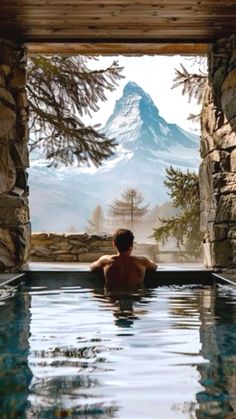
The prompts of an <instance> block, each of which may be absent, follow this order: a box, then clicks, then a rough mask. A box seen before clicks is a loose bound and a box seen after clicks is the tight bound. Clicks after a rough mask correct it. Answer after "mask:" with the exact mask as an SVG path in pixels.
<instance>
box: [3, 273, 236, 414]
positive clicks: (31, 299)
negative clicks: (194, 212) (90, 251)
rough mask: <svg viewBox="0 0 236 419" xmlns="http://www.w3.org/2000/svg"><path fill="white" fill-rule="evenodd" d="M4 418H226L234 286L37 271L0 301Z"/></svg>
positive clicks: (232, 377) (232, 375) (235, 400)
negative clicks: (104, 279)
mask: <svg viewBox="0 0 236 419" xmlns="http://www.w3.org/2000/svg"><path fill="white" fill-rule="evenodd" d="M0 306H1V318H0V402H1V403H0V406H1V418H5V417H6V418H11V417H14V418H15V417H20V418H24V417H26V418H28V417H33V418H35V417H37V418H54V417H68V418H74V417H80V418H86V419H87V418H122V419H128V418H129V419H131V418H145V419H146V418H148V419H152V418H155V419H156V418H160V419H165V418H173V419H178V418H214V419H216V418H225V417H227V418H231V417H235V416H233V415H234V414H235V413H234V412H235V411H236V289H235V288H233V287H231V286H228V285H214V284H210V285H201V284H199V285H193V284H190V285H180V286H176V285H175V286H173V285H169V286H159V287H153V288H149V289H143V290H140V291H138V292H136V293H133V294H129V295H127V294H122V293H120V294H109V293H106V292H105V291H104V290H103V289H102V288H101V287H91V286H89V287H86V286H85V284H84V283H83V284H82V285H81V284H80V283H79V282H78V280H77V281H67V282H65V281H63V275H62V276H61V278H60V280H58V281H52V282H51V283H49V282H48V281H45V280H44V275H43V273H41V276H40V279H39V278H38V279H37V281H33V282H32V284H31V285H30V286H29V285H27V284H23V285H22V286H21V287H18V290H17V291H16V293H15V295H14V293H12V294H11V295H10V296H9V298H6V299H4V300H2V301H0Z"/></svg>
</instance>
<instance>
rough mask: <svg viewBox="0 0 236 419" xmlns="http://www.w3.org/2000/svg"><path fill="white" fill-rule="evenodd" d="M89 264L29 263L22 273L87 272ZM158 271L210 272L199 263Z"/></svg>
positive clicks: (164, 266)
mask: <svg viewBox="0 0 236 419" xmlns="http://www.w3.org/2000/svg"><path fill="white" fill-rule="evenodd" d="M89 267H90V263H73V262H67V263H66V262H30V263H28V264H27V265H26V266H25V267H24V271H26V272H28V271H65V272H67V271H73V272H89V271H90V268H89ZM158 271H165V272H167V271H168V272H170V271H171V272H173V271H175V272H176V271H180V272H182V271H194V272H196V271H201V272H202V271H208V272H209V271H211V269H206V268H205V267H204V266H203V265H202V264H200V263H185V264H184V263H160V264H158Z"/></svg>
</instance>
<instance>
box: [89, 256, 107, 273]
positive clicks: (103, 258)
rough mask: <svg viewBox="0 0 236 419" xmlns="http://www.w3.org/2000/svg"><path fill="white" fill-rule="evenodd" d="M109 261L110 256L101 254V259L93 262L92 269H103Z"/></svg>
mask: <svg viewBox="0 0 236 419" xmlns="http://www.w3.org/2000/svg"><path fill="white" fill-rule="evenodd" d="M107 263H108V257H107V256H101V257H100V258H99V259H97V260H95V262H93V263H92V264H91V265H90V270H91V271H92V272H93V271H97V270H99V269H103V267H104V266H105V265H106V264H107Z"/></svg>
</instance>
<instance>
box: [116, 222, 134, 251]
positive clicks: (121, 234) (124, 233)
mask: <svg viewBox="0 0 236 419" xmlns="http://www.w3.org/2000/svg"><path fill="white" fill-rule="evenodd" d="M113 242H114V245H115V246H116V248H117V250H118V251H119V252H126V251H127V250H129V249H130V247H131V246H133V242H134V235H133V233H132V231H130V230H126V229H124V228H119V230H116V232H115V233H114V235H113Z"/></svg>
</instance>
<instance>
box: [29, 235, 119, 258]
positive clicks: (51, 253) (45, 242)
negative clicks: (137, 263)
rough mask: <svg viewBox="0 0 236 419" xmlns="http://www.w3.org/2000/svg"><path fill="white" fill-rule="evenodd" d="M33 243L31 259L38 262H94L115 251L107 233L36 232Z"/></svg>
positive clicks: (110, 237)
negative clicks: (99, 234)
mask: <svg viewBox="0 0 236 419" xmlns="http://www.w3.org/2000/svg"><path fill="white" fill-rule="evenodd" d="M31 244H32V248H31V255H30V260H31V261H37V262H93V261H94V260H96V259H98V258H99V257H100V256H102V255H104V254H112V253H114V248H113V247H112V236H106V235H102V236H98V235H88V234H86V233H34V234H32V238H31Z"/></svg>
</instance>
